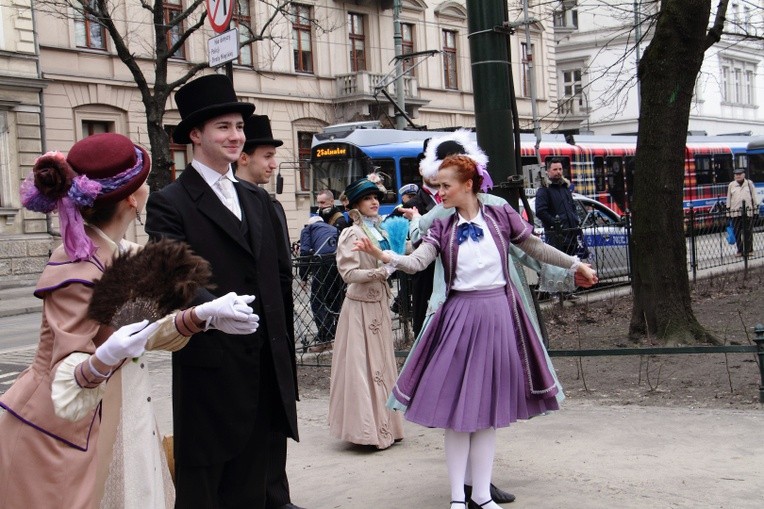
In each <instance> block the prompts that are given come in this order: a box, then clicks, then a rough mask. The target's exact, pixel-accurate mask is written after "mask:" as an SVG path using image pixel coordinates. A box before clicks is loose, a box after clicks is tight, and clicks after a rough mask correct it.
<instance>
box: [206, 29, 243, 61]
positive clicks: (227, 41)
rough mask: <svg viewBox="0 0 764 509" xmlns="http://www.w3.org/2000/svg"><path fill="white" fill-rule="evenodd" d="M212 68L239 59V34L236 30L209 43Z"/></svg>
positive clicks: (216, 37)
mask: <svg viewBox="0 0 764 509" xmlns="http://www.w3.org/2000/svg"><path fill="white" fill-rule="evenodd" d="M207 53H208V55H209V61H210V67H217V66H219V65H223V64H225V63H227V62H231V61H233V60H236V59H237V58H238V57H239V32H238V30H236V29H235V28H234V29H233V30H229V31H227V32H224V33H222V34H220V35H217V36H215V37H212V38H210V39H209V40H208V41H207Z"/></svg>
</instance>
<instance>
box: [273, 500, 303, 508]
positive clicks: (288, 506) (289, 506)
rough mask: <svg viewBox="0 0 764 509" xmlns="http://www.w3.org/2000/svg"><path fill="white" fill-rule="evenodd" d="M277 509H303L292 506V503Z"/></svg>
mask: <svg viewBox="0 0 764 509" xmlns="http://www.w3.org/2000/svg"><path fill="white" fill-rule="evenodd" d="M278 509H303V508H302V507H300V506H298V505H294V504H293V503H291V502H290V503H288V504H284V505H282V506H281V507H279V508H278Z"/></svg>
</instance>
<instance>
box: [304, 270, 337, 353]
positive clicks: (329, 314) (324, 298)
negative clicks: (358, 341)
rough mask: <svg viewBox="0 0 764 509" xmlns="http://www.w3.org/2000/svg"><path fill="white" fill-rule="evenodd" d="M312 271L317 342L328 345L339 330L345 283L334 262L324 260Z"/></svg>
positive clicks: (311, 285)
mask: <svg viewBox="0 0 764 509" xmlns="http://www.w3.org/2000/svg"><path fill="white" fill-rule="evenodd" d="M312 271H313V280H312V281H311V283H310V309H311V311H313V320H314V321H315V322H316V328H317V329H318V335H317V337H316V340H317V341H318V342H319V343H327V342H329V341H332V340H333V339H334V334H335V332H336V330H337V318H339V314H340V309H342V301H343V300H344V288H343V287H344V283H343V281H342V278H341V277H340V274H339V272H337V266H336V265H335V263H334V260H322V261H321V262H319V263H318V264H316V265H315V266H314V267H313V268H312Z"/></svg>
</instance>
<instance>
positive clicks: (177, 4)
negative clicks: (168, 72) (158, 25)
mask: <svg viewBox="0 0 764 509" xmlns="http://www.w3.org/2000/svg"><path fill="white" fill-rule="evenodd" d="M162 9H163V10H164V22H165V25H166V26H168V27H169V28H168V30H167V49H168V50H169V49H172V47H173V45H174V44H175V43H176V42H178V41H179V40H180V37H181V36H182V35H183V22H182V21H181V22H179V23H177V24H175V25H173V24H172V23H173V21H174V20H175V19H177V18H178V17H180V15H181V13H182V12H183V5H181V0H165V1H164V4H163V7H162ZM172 57H173V58H181V59H185V58H186V51H185V48H184V47H183V45H181V46H180V47H179V48H178V49H177V51H175V53H173V54H172Z"/></svg>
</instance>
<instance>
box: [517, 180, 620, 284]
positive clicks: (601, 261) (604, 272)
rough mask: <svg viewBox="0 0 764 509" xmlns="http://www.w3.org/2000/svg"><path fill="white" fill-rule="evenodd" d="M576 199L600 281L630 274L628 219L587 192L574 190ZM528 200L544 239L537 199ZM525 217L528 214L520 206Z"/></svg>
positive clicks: (590, 253) (591, 258) (585, 238)
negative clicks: (585, 193)
mask: <svg viewBox="0 0 764 509" xmlns="http://www.w3.org/2000/svg"><path fill="white" fill-rule="evenodd" d="M573 202H574V203H575V205H576V212H577V213H578V217H579V219H580V221H581V229H582V230H583V233H584V240H585V242H586V246H587V247H588V250H589V258H588V259H587V260H586V261H587V262H588V263H591V265H592V267H594V269H595V270H596V271H597V275H598V276H599V278H600V280H605V279H614V278H619V277H623V276H628V275H629V271H630V267H629V238H628V232H627V231H626V221H625V220H624V219H623V218H622V217H621V216H620V215H619V214H617V213H616V212H615V211H613V210H612V209H611V208H609V207H608V206H606V205H604V204H602V203H600V202H598V201H596V200H592V199H591V198H587V197H586V196H584V195H581V194H577V193H573ZM528 203H529V205H530V206H531V208H533V210H534V227H535V229H534V231H535V233H536V234H537V235H539V236H541V238H542V239H543V238H544V226H543V225H542V224H541V220H540V219H539V218H538V216H536V215H535V210H536V199H535V198H529V199H528ZM520 207H521V208H520V211H521V213H522V214H523V217H525V218H526V219H527V217H528V216H527V214H525V212H524V211H523V209H522V204H521V205H520Z"/></svg>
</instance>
